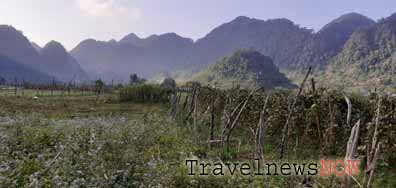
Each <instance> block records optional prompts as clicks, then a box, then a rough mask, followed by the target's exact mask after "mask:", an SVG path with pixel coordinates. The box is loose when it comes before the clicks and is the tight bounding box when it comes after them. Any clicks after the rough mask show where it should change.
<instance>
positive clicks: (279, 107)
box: [0, 87, 396, 188]
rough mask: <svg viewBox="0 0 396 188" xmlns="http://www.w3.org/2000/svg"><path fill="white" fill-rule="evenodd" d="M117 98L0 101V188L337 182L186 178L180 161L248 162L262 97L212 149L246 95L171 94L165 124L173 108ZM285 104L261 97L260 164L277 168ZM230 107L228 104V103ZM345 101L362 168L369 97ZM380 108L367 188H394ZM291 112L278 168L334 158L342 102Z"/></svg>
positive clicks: (320, 100) (321, 180)
mask: <svg viewBox="0 0 396 188" xmlns="http://www.w3.org/2000/svg"><path fill="white" fill-rule="evenodd" d="M212 92H217V93H216V94H215V93H212ZM31 93H35V91H33V92H31ZM117 93H118V91H114V92H112V93H108V94H104V95H102V96H100V98H99V100H96V96H95V95H90V96H79V95H70V96H67V95H65V96H62V95H54V96H52V97H51V96H39V97H38V98H33V96H35V95H25V96H17V97H15V96H2V97H0V150H1V151H2V152H1V153H0V187H183V188H184V187H248V186H251V187H290V188H294V187H306V186H307V185H312V186H313V187H341V186H342V184H343V181H344V180H343V179H342V178H338V177H335V176H330V177H320V176H313V177H312V179H311V178H309V179H307V178H306V177H304V176H242V175H240V174H238V175H234V176H231V175H225V176H213V175H209V176H189V175H188V173H189V169H188V168H187V166H186V163H185V160H186V159H199V160H201V161H207V162H219V161H221V162H224V163H227V162H235V161H252V160H253V159H254V158H255V157H256V155H257V153H256V151H257V147H256V144H257V140H256V138H255V136H254V134H252V131H253V132H254V131H255V130H256V128H257V126H258V122H259V119H260V111H261V109H262V108H263V105H264V103H265V101H266V96H267V94H266V93H262V92H257V93H256V94H254V95H253V96H252V97H251V99H250V100H251V101H250V102H249V103H247V105H246V108H245V109H244V110H242V112H241V117H240V118H239V121H238V122H237V126H236V128H235V129H234V130H233V133H232V134H230V139H229V140H228V139H226V141H225V145H224V146H221V143H220V142H218V140H221V139H222V137H223V133H222V131H223V129H224V128H222V126H223V123H224V117H223V116H222V114H223V111H224V110H226V109H230V110H232V109H234V108H236V109H237V106H238V105H237V104H238V103H240V102H243V101H245V100H246V97H247V95H248V92H247V91H242V90H241V91H239V90H228V91H221V90H213V89H211V90H206V88H204V87H203V88H201V89H200V92H196V93H197V94H196V96H195V97H194V94H193V93H194V92H187V93H185V92H184V93H180V94H176V96H179V98H178V99H177V100H176V103H177V105H176V106H177V108H176V113H175V117H174V119H173V120H172V117H170V114H172V113H171V112H172V110H174V109H173V107H172V105H170V104H169V103H150V102H144V103H133V102H120V100H119V96H118V94H117ZM293 98H294V93H292V92H274V93H273V94H272V95H271V97H270V100H269V102H268V103H269V104H268V105H269V107H268V109H267V110H266V111H265V117H266V121H265V122H266V123H267V131H266V138H265V140H266V141H265V144H264V145H263V152H264V155H265V160H268V161H278V160H280V155H279V148H280V144H281V135H282V127H283V125H284V123H285V121H286V119H287V114H288V113H289V112H288V111H289V110H288V108H290V107H288V105H286V104H292V101H293ZM229 99H233V100H231V101H230V102H227V101H228V100H229ZM213 100H214V101H213ZM350 100H351V101H352V104H353V111H352V112H353V113H352V117H351V122H353V124H354V123H355V122H356V121H358V120H359V119H360V120H361V121H362V128H361V129H362V131H361V135H360V139H359V140H360V141H359V144H360V145H359V150H358V152H357V155H358V158H359V159H362V160H364V155H365V154H364V153H365V152H364V149H362V147H366V143H367V140H371V138H372V131H373V124H372V123H373V120H375V117H376V106H377V101H378V98H377V97H376V96H368V97H363V96H358V95H351V96H350ZM171 101H172V100H171ZM211 101H213V102H214V103H213V105H214V108H213V116H214V119H213V121H212V120H211V111H212V110H210V109H211V107H209V106H210V105H211ZM382 101H383V102H382V106H381V110H382V112H381V114H382V115H381V117H382V118H381V123H380V125H381V126H380V128H379V135H380V137H379V140H380V142H381V143H382V144H383V145H382V149H383V150H382V153H381V157H380V158H379V161H378V165H377V167H376V174H375V181H374V182H373V187H394V185H396V182H395V181H394V180H395V178H396V176H395V174H396V173H395V172H396V168H395V165H394V162H395V159H396V156H395V155H394V153H393V152H394V151H396V150H395V146H396V145H395V142H394V139H393V138H394V136H395V135H396V130H395V127H394V123H395V117H396V115H395V113H394V112H395V111H394V109H395V105H396V101H395V100H394V99H393V98H391V97H384V98H383V99H382ZM171 103H172V102H171ZM329 106H331V107H329ZM191 107H193V109H194V110H192V111H191ZM208 107H209V108H208ZM295 108H296V113H294V114H293V118H291V120H290V131H289V133H288V137H287V140H286V144H287V147H285V148H286V149H285V158H284V160H286V161H317V160H319V159H321V158H336V159H343V158H344V157H345V150H346V148H345V147H346V143H347V141H348V137H349V134H350V131H351V127H345V125H344V124H346V119H347V117H346V116H347V110H346V109H347V104H346V103H345V101H344V98H343V96H342V95H340V94H339V93H337V92H330V91H329V92H325V91H316V92H315V93H312V92H311V91H305V93H304V95H302V96H300V97H299V98H298V101H297V103H296V106H295ZM189 112H192V113H189ZM329 114H333V116H331V115H329ZM231 118H232V117H231ZM234 120H235V119H234ZM212 123H214V125H215V126H214V127H213V129H211V125H212ZM330 125H331V126H330ZM318 131H319V133H318ZM212 134H213V138H211V137H212V136H211V135H212ZM360 168H361V169H363V168H364V167H363V166H361V167H360ZM355 178H356V182H358V183H356V182H355V181H353V182H352V186H351V187H359V184H361V183H362V182H363V179H364V174H360V175H358V176H356V177H355Z"/></svg>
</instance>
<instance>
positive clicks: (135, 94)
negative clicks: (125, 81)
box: [120, 84, 171, 103]
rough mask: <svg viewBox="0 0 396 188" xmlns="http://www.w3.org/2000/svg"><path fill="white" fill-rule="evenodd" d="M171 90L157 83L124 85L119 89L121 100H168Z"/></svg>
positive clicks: (156, 101) (164, 101)
mask: <svg viewBox="0 0 396 188" xmlns="http://www.w3.org/2000/svg"><path fill="white" fill-rule="evenodd" d="M170 94H171V92H170V91H169V90H168V89H166V88H163V87H161V86H159V85H153V84H139V85H133V86H126V87H124V88H122V89H121V90H120V101H121V102H152V103H167V102H169V99H170Z"/></svg>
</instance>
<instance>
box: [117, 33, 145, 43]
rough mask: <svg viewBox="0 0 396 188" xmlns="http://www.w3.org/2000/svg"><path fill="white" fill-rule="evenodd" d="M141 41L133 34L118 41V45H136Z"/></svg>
mask: <svg viewBox="0 0 396 188" xmlns="http://www.w3.org/2000/svg"><path fill="white" fill-rule="evenodd" d="M140 40H142V39H141V38H140V37H139V36H137V35H136V34H135V33H131V34H128V35H127V36H125V37H123V38H122V39H121V40H120V43H136V42H138V41H140Z"/></svg>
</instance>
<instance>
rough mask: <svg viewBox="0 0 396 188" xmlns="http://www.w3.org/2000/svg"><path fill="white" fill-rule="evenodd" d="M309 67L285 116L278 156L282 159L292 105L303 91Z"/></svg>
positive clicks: (292, 110) (309, 70)
mask: <svg viewBox="0 0 396 188" xmlns="http://www.w3.org/2000/svg"><path fill="white" fill-rule="evenodd" d="M311 69H312V68H311V67H309V68H308V71H307V74H306V75H305V78H304V80H303V82H302V83H301V86H300V89H299V91H298V94H297V96H296V97H295V98H294V101H293V103H292V105H291V108H290V112H289V114H288V116H287V119H286V123H285V125H284V127H283V131H282V143H281V149H280V158H281V159H283V156H284V152H285V145H286V136H287V133H288V131H289V123H290V120H291V117H292V115H293V113H294V107H295V106H296V104H297V99H298V97H299V96H300V95H301V93H302V91H303V89H304V85H305V82H306V81H307V79H308V76H309V74H310V73H311Z"/></svg>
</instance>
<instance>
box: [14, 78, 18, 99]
mask: <svg viewBox="0 0 396 188" xmlns="http://www.w3.org/2000/svg"><path fill="white" fill-rule="evenodd" d="M17 82H18V80H17V77H15V78H14V96H17V92H18V84H17Z"/></svg>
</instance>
